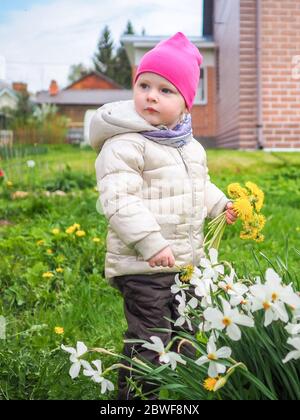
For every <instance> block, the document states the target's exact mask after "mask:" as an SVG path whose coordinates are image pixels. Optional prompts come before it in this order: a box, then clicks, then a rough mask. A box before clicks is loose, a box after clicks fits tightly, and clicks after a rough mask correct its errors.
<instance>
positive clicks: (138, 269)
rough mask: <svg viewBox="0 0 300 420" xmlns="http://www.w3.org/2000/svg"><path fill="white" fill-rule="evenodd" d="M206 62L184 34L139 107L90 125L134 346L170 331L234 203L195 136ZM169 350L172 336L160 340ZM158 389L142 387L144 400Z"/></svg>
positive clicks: (158, 64) (160, 62) (167, 48)
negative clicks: (212, 225) (211, 236)
mask: <svg viewBox="0 0 300 420" xmlns="http://www.w3.org/2000/svg"><path fill="white" fill-rule="evenodd" d="M201 63H202V56H201V54H200V53H199V51H198V49H197V48H196V47H195V46H194V45H193V44H192V43H191V42H190V41H189V40H188V39H187V38H186V37H185V36H184V35H183V34H182V33H180V32H178V33H177V34H175V35H174V36H172V37H171V38H169V39H167V40H165V41H162V42H160V43H159V44H158V45H157V46H156V47H155V48H153V49H152V50H151V51H149V52H148V53H146V54H145V55H144V57H143V58H142V60H141V62H140V65H139V67H138V69H137V72H136V76H135V80H134V89H133V92H134V98H133V101H121V102H115V103H109V104H106V105H104V106H102V107H101V108H99V109H98V110H97V112H96V114H95V116H94V117H93V119H92V122H91V127H90V141H91V145H92V147H93V148H94V149H95V150H96V151H97V152H98V153H99V154H98V157H97V159H96V175H97V183H98V189H99V192H100V202H101V206H102V210H103V212H104V215H105V216H106V218H107V220H108V223H109V229H108V236H107V253H106V260H105V277H106V278H107V279H108V280H109V281H110V282H111V283H112V284H113V285H114V286H116V287H118V288H119V290H120V291H121V292H122V294H123V297H124V312H125V316H126V319H127V323H128V330H127V332H126V334H125V337H126V338H130V339H145V340H149V337H150V336H151V335H153V334H154V333H153V331H152V332H151V331H149V328H158V327H159V328H169V329H171V328H172V324H171V323H170V322H169V321H167V320H166V317H167V318H170V319H172V318H173V319H174V316H175V315H176V305H175V302H174V296H173V295H172V293H171V291H170V287H171V285H172V284H173V283H174V277H175V274H176V272H178V266H182V265H187V264H193V265H194V266H197V265H199V263H200V258H201V257H203V256H204V253H203V224H204V219H205V218H206V216H208V217H210V218H214V217H216V216H218V215H219V214H220V213H221V212H223V211H224V209H225V208H227V213H226V217H227V223H230V224H231V223H233V222H234V221H235V219H236V215H235V213H234V211H233V209H232V208H231V207H232V203H230V201H229V199H227V197H226V196H225V195H224V194H223V193H222V191H220V190H219V189H218V188H217V187H216V186H215V185H214V184H213V183H211V182H210V178H209V176H208V171H207V162H206V153H205V150H204V149H203V147H202V146H201V144H200V143H199V142H198V141H197V140H195V139H194V138H193V136H192V128H191V116H190V114H189V112H190V110H191V108H192V105H193V101H194V98H195V94H196V90H197V87H198V82H199V75H200V65H201ZM155 335H158V336H159V337H160V338H161V339H162V340H163V342H164V344H165V345H166V344H167V343H168V342H169V341H170V338H171V335H170V334H169V333H156V332H155ZM124 354H125V355H127V356H128V357H130V358H132V357H135V356H136V355H137V354H140V356H141V357H143V358H146V359H148V360H150V361H152V362H155V363H156V357H157V354H156V353H154V352H151V351H150V350H147V349H145V348H142V347H141V346H140V345H136V344H135V345H133V344H125V347H124ZM126 376H130V373H129V372H128V371H127V370H121V371H120V374H119V399H130V398H131V394H130V392H129V387H128V386H127V383H126ZM149 390H151V386H149V385H148V384H143V391H144V392H147V391H149Z"/></svg>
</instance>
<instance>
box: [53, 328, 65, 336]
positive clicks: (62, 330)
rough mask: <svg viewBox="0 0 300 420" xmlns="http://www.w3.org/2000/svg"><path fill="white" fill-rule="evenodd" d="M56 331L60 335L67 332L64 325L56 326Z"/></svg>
mask: <svg viewBox="0 0 300 420" xmlns="http://www.w3.org/2000/svg"><path fill="white" fill-rule="evenodd" d="M54 332H55V334H58V335H60V334H63V333H64V332H65V330H64V329H63V327H55V328H54Z"/></svg>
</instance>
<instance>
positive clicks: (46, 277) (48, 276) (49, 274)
mask: <svg viewBox="0 0 300 420" xmlns="http://www.w3.org/2000/svg"><path fill="white" fill-rule="evenodd" d="M52 277H54V274H53V273H51V272H50V271H47V272H46V273H43V278H44V279H51V278H52Z"/></svg>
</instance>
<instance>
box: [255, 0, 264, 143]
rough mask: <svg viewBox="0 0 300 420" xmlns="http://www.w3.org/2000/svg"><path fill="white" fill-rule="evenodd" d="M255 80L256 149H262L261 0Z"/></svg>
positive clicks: (257, 0)
mask: <svg viewBox="0 0 300 420" xmlns="http://www.w3.org/2000/svg"><path fill="white" fill-rule="evenodd" d="M256 78H257V89H256V93H257V100H256V109H257V110H256V112H257V114H256V115H257V123H256V133H257V144H256V148H257V149H263V148H264V137H263V121H262V120H263V117H262V82H261V0H256Z"/></svg>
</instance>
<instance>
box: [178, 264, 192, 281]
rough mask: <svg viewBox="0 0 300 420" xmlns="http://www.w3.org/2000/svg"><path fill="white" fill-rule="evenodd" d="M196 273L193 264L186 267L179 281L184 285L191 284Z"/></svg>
mask: <svg viewBox="0 0 300 420" xmlns="http://www.w3.org/2000/svg"><path fill="white" fill-rule="evenodd" d="M193 273H194V266H193V265H192V264H188V265H185V266H184V267H182V269H181V272H180V274H179V279H180V281H181V282H182V283H189V281H190V280H191V278H192V275H193Z"/></svg>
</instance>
